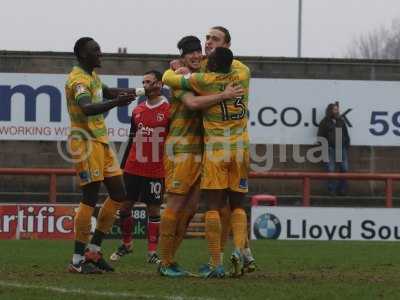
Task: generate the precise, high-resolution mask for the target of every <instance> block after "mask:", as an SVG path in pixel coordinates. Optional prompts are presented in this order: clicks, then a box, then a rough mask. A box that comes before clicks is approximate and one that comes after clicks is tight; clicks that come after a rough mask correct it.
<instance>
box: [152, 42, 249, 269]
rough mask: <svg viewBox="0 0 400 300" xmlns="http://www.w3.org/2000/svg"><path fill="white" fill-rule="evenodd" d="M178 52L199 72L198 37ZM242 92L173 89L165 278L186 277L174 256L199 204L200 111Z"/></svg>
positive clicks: (163, 228)
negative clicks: (207, 93) (203, 92)
mask: <svg viewBox="0 0 400 300" xmlns="http://www.w3.org/2000/svg"><path fill="white" fill-rule="evenodd" d="M178 49H179V51H180V53H181V59H182V61H183V63H184V64H185V66H186V67H187V68H189V69H190V71H191V72H194V71H198V70H199V69H200V64H201V59H202V48H201V42H200V40H199V39H198V38H197V37H194V36H186V37H183V38H182V39H181V40H180V41H179V42H178ZM171 76H175V73H174V71H172V70H168V71H166V72H165V74H164V76H163V80H168V78H169V77H171ZM242 93H243V92H242V89H241V88H239V87H233V86H228V87H227V88H226V89H225V90H224V91H221V92H219V93H217V94H215V95H210V96H200V97H198V96H195V95H194V94H193V93H192V92H190V91H183V90H181V89H172V99H171V121H170V127H169V134H168V137H167V140H166V143H165V144H166V151H165V153H166V156H165V160H164V162H165V163H164V164H165V169H166V178H165V184H166V191H167V193H168V197H167V207H166V209H165V211H164V213H163V215H162V217H161V224H160V242H159V248H160V255H161V260H162V263H161V266H160V269H159V271H160V274H161V275H164V276H169V277H181V276H185V275H186V273H185V272H184V271H182V270H181V269H180V268H179V267H178V266H177V264H176V263H175V262H174V255H175V252H176V250H177V248H178V247H179V245H180V242H181V241H182V238H183V236H184V234H185V232H186V228H187V225H188V223H189V221H190V219H191V218H192V216H193V214H194V213H195V212H196V210H197V204H198V201H199V192H200V190H199V176H200V169H201V160H202V153H203V133H202V120H201V114H200V113H199V112H196V110H201V109H204V108H207V107H209V106H211V105H214V104H216V103H219V102H221V101H223V100H224V99H229V98H232V97H235V96H240V95H241V94H242Z"/></svg>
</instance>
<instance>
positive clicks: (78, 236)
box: [74, 203, 94, 255]
mask: <svg viewBox="0 0 400 300" xmlns="http://www.w3.org/2000/svg"><path fill="white" fill-rule="evenodd" d="M93 211H94V208H93V207H91V206H89V205H86V204H83V203H80V204H79V208H78V211H77V212H76V215H75V220H74V226H75V251H74V253H75V254H80V255H83V253H84V251H85V246H86V244H87V243H88V242H89V239H90V228H91V225H92V222H91V218H92V215H93Z"/></svg>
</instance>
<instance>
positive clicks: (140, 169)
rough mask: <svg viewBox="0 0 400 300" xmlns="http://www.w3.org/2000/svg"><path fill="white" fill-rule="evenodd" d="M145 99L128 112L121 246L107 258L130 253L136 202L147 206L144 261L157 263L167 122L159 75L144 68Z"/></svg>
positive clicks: (166, 104)
mask: <svg viewBox="0 0 400 300" xmlns="http://www.w3.org/2000/svg"><path fill="white" fill-rule="evenodd" d="M143 87H144V89H145V92H146V97H147V99H146V100H145V101H143V102H142V103H140V104H139V105H138V106H136V107H135V109H134V110H133V112H132V120H131V130H130V134H129V144H128V147H127V149H126V151H125V155H124V159H123V161H122V168H123V169H124V181H125V187H126V191H127V200H126V201H124V203H123V204H122V207H121V209H120V213H119V214H120V227H121V232H122V245H121V246H120V247H119V248H118V249H117V251H115V252H114V253H113V254H112V255H111V257H110V259H111V260H112V261H117V260H118V259H120V258H121V257H122V256H124V255H126V254H129V253H130V252H132V229H133V223H134V222H133V217H132V207H133V204H134V203H135V202H137V201H140V202H144V203H146V205H147V213H148V223H147V239H148V262H149V263H157V264H158V263H159V262H160V259H159V257H158V255H157V252H156V250H157V243H158V234H159V224H160V205H161V203H162V198H163V191H164V164H163V154H164V142H165V138H166V136H167V133H168V132H167V131H168V125H169V124H168V123H169V103H168V99H167V98H166V97H164V96H163V95H162V94H161V89H162V74H161V73H160V72H158V71H148V72H146V73H145V75H144V77H143Z"/></svg>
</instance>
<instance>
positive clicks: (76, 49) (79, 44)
mask: <svg viewBox="0 0 400 300" xmlns="http://www.w3.org/2000/svg"><path fill="white" fill-rule="evenodd" d="M90 41H94V39H93V38H91V37H88V36H85V37H81V38H80V39H78V40H77V41H76V42H75V46H74V55H75V57H76V58H80V53H81V51H82V49H83V48H84V47H85V46H86V44H87V43H88V42H90Z"/></svg>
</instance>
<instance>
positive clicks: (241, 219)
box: [231, 208, 247, 250]
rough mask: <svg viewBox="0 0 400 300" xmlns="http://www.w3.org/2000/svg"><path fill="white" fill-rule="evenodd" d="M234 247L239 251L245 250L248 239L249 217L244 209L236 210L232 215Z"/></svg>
mask: <svg viewBox="0 0 400 300" xmlns="http://www.w3.org/2000/svg"><path fill="white" fill-rule="evenodd" d="M231 226H232V233H233V245H234V247H235V249H237V250H243V248H244V245H245V242H246V239H247V216H246V212H245V211H244V209H242V208H236V209H235V210H234V211H233V212H232V215H231Z"/></svg>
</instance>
